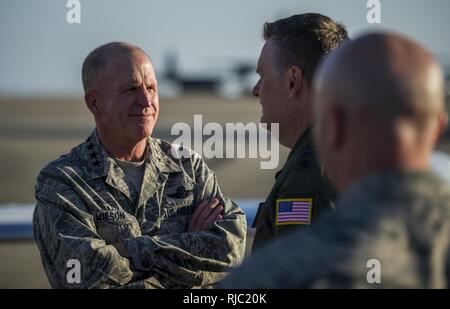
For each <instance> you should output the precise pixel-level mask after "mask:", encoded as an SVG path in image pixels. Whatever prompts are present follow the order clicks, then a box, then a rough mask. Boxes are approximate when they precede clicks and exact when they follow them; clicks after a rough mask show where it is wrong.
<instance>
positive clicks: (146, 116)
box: [130, 114, 155, 118]
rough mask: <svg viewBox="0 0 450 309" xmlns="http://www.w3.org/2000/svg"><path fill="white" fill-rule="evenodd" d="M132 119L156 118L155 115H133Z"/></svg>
mask: <svg viewBox="0 0 450 309" xmlns="http://www.w3.org/2000/svg"><path fill="white" fill-rule="evenodd" d="M130 117H134V118H150V117H155V114H133V115H130Z"/></svg>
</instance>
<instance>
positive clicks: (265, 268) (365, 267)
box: [222, 172, 450, 288]
mask: <svg viewBox="0 0 450 309" xmlns="http://www.w3.org/2000/svg"><path fill="white" fill-rule="evenodd" d="M449 257H450V187H449V185H448V184H447V183H445V182H444V181H443V180H441V179H439V178H438V177H437V176H435V175H433V174H432V173H431V172H386V173H381V174H377V175H372V176H368V177H366V178H364V179H362V180H361V181H358V182H357V183H355V184H353V185H352V186H351V187H350V188H349V189H348V190H346V191H345V192H344V193H342V195H341V196H340V198H339V200H338V202H337V207H336V211H335V212H333V213H329V214H325V215H324V216H322V217H321V218H320V219H319V220H317V222H316V224H315V225H313V226H311V229H308V230H298V231H297V232H295V233H293V234H291V235H288V236H287V237H285V238H283V239H280V240H279V241H277V242H274V243H273V244H271V245H269V246H267V247H266V248H264V249H261V250H260V251H259V252H257V253H256V254H255V255H254V257H253V258H250V259H249V260H248V261H247V263H244V264H243V265H242V267H241V268H238V269H237V270H236V272H235V273H233V272H232V273H231V274H230V276H229V277H228V278H226V279H225V281H224V282H223V285H222V286H223V287H233V288H448V287H449V286H450V258H449Z"/></svg>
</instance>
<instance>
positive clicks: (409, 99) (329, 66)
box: [315, 34, 444, 122]
mask: <svg viewBox="0 0 450 309" xmlns="http://www.w3.org/2000/svg"><path fill="white" fill-rule="evenodd" d="M315 93H316V95H317V97H318V100H317V101H318V104H338V105H340V107H341V108H343V109H344V110H347V111H348V112H359V113H361V112H365V113H368V114H370V117H371V118H376V119H377V120H381V119H382V118H383V119H388V120H392V119H393V118H397V117H400V118H405V117H406V118H409V119H411V120H417V121H420V122H423V121H425V120H427V119H428V118H429V116H430V115H436V113H441V112H443V110H444V80H443V73H442V71H441V68H440V66H439V64H438V63H437V61H436V60H435V58H434V57H433V55H432V54H431V53H430V52H428V51H427V50H426V49H424V48H423V47H422V46H420V45H419V44H417V43H416V42H414V41H412V40H409V39H407V38H405V37H403V36H400V35H397V34H370V35H366V36H363V37H360V38H358V39H356V40H354V41H352V42H348V43H346V44H344V45H343V46H342V47H341V48H339V49H337V50H336V52H335V53H333V54H332V55H331V56H329V57H328V58H327V59H326V60H325V61H324V63H323V64H322V65H321V67H320V69H319V71H318V74H317V76H316V80H315Z"/></svg>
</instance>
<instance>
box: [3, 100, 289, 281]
mask: <svg viewBox="0 0 450 309" xmlns="http://www.w3.org/2000/svg"><path fill="white" fill-rule="evenodd" d="M260 112H261V108H260V105H259V103H258V101H257V100H256V99H253V98H250V97H246V98H241V99H237V100H228V99H221V98H217V97H214V96H212V95H186V96H183V97H182V98H176V99H173V98H172V99H169V98H166V99H164V98H161V99H160V116H159V120H158V124H157V127H156V129H155V131H154V133H153V136H155V137H158V138H163V139H166V140H174V139H175V138H176V136H171V135H170V130H171V128H172V125H173V124H174V123H177V122H186V123H189V124H190V125H192V124H193V121H194V116H193V115H196V114H197V115H202V117H203V119H202V120H203V125H205V124H206V123H209V122H218V123H221V124H225V123H236V122H242V123H244V124H246V123H249V122H256V123H258V121H259V117H260ZM93 128H94V122H93V119H92V117H91V115H90V113H89V111H88V109H87V108H86V107H85V105H84V103H83V101H82V100H81V99H80V100H77V99H57V98H52V99H8V98H2V99H0V175H1V176H0V205H1V204H5V203H34V185H35V180H36V177H37V175H38V173H39V171H40V169H41V168H42V167H43V166H44V165H45V164H46V163H47V162H49V161H51V160H53V159H55V158H57V157H58V156H59V155H60V154H63V153H67V152H68V151H70V149H71V148H72V147H74V146H76V145H78V144H79V143H80V142H82V141H84V140H85V139H86V137H87V136H88V135H89V134H90V133H91V131H92V130H93ZM206 138H207V137H206ZM287 154H288V150H287V149H286V148H284V147H282V146H280V159H279V163H278V168H276V169H273V170H262V169H260V160H259V159H226V158H224V159H206V160H205V161H206V162H207V164H208V166H209V167H210V168H212V169H213V170H214V172H215V173H216V175H217V178H218V180H219V183H220V186H221V189H222V192H223V193H224V194H225V195H227V196H229V197H231V198H233V199H242V198H243V199H246V198H249V199H264V197H265V196H266V195H267V193H268V192H269V190H270V188H271V187H272V185H273V183H274V175H275V173H276V171H277V170H278V169H279V168H281V166H282V164H283V163H284V161H285V160H286V157H287ZM251 236H252V235H251V234H250V235H249V242H248V246H247V247H248V248H250V245H251V241H252V237H251ZM0 260H1V261H2V262H1V264H0V288H48V287H49V284H48V282H47V278H46V276H45V273H44V271H43V269H42V265H41V261H40V256H39V252H38V250H37V247H36V246H35V244H34V242H33V241H14V242H12V241H3V242H0Z"/></svg>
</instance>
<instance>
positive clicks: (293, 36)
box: [264, 13, 348, 84]
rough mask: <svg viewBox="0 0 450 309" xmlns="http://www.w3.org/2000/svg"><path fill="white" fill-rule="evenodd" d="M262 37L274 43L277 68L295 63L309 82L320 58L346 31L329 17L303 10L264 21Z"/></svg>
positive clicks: (331, 48)
mask: <svg viewBox="0 0 450 309" xmlns="http://www.w3.org/2000/svg"><path fill="white" fill-rule="evenodd" d="M264 39H265V40H266V41H269V40H270V41H272V43H273V44H274V46H275V47H276V53H275V55H274V58H275V59H274V62H275V65H276V67H277V69H278V70H279V72H282V71H283V70H285V69H287V68H288V67H289V66H292V65H297V66H299V67H300V68H302V71H303V74H304V76H305V79H306V81H307V82H308V83H309V84H310V83H311V81H312V78H313V75H314V71H315V69H316V67H317V65H318V63H319V62H320V60H321V59H322V58H323V57H324V56H325V55H327V54H328V53H329V52H331V51H332V50H334V49H335V48H337V47H338V46H340V45H341V44H342V43H343V42H345V41H346V40H348V34H347V31H346V30H345V27H344V26H343V25H341V24H339V23H337V22H335V21H333V20H332V19H331V18H329V17H327V16H324V15H321V14H316V13H306V14H299V15H293V16H290V17H287V18H283V19H280V20H277V21H275V22H271V23H265V24H264Z"/></svg>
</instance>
